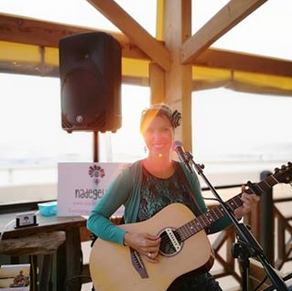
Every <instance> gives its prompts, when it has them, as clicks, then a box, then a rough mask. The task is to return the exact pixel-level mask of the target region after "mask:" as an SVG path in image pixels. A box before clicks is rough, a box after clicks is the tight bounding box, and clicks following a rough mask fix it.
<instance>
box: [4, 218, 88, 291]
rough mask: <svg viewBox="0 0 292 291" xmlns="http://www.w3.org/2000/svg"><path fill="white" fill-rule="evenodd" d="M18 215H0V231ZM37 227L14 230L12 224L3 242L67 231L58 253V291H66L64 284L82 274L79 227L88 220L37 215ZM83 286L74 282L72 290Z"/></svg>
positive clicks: (71, 285) (77, 289)
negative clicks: (39, 234)
mask: <svg viewBox="0 0 292 291" xmlns="http://www.w3.org/2000/svg"><path fill="white" fill-rule="evenodd" d="M15 217H16V213H9V214H0V231H1V230H2V229H3V228H4V227H5V226H6V225H7V224H8V223H9V222H11V221H12V220H13V219H15ZM37 223H38V225H37V226H29V227H24V228H18V229H15V228H14V224H10V225H9V227H8V228H7V229H6V230H5V231H4V234H3V240H5V239H9V238H20V237H27V236H29V235H35V234H38V233H43V232H53V231H60V230H62V231H65V233H66V240H65V243H64V244H63V245H61V246H60V248H59V249H58V251H57V290H60V291H64V290H65V288H64V284H65V282H66V281H67V280H70V279H71V278H73V277H74V276H78V275H80V274H81V269H82V266H81V242H80V232H79V227H82V226H85V225H86V218H84V217H82V216H78V217H57V216H52V217H44V216H40V215H37ZM73 282H75V283H74V284H73ZM80 289H81V284H80V283H79V282H78V280H76V281H72V284H70V289H69V288H68V290H70V291H71V290H72V291H79V290H80Z"/></svg>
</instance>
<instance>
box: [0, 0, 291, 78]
mask: <svg viewBox="0 0 292 291" xmlns="http://www.w3.org/2000/svg"><path fill="white" fill-rule="evenodd" d="M266 1H267V0H245V1H238V0H232V1H230V2H229V3H228V4H227V5H226V6H225V7H223V8H222V9H221V10H220V11H219V12H218V13H217V14H216V15H214V17H213V18H212V19H210V21H209V22H208V23H206V24H205V25H204V26H203V27H202V28H201V29H200V30H199V31H198V32H197V33H195V34H194V35H192V36H190V37H188V39H187V40H186V41H185V42H184V43H183V45H182V47H181V63H182V64H189V63H191V64H193V65H198V66H202V67H208V68H223V69H228V70H231V71H242V72H250V73H260V74H270V75H273V76H283V77H291V72H292V62H291V61H288V60H283V59H275V58H268V57H262V56H258V55H251V54H243V53H236V52H232V51H224V50H218V49H210V48H209V47H210V46H211V45H212V44H213V43H214V42H215V41H216V40H218V39H219V38H220V37H221V36H223V35H224V34H225V33H226V32H228V31H229V30H230V29H232V28H233V27H234V26H235V25H236V24H238V23H239V22H240V21H242V20H243V19H244V18H246V17H247V16H248V15H249V14H251V13H252V12H253V11H255V10H256V9H257V8H258V7H259V6H261V5H262V4H264V3H265V2H266ZM88 2H90V3H91V4H92V5H93V6H94V7H95V8H96V9H97V10H98V11H99V12H101V13H102V14H103V15H104V16H106V17H107V18H108V19H109V20H110V21H111V22H112V23H113V24H115V25H116V26H117V27H119V29H120V30H121V31H122V33H115V32H108V33H110V34H112V35H113V36H114V37H115V38H116V39H117V40H118V41H119V42H120V44H121V45H122V54H123V57H125V58H133V59H142V60H149V61H153V62H156V63H157V64H159V66H161V67H162V68H163V69H164V70H166V71H167V70H169V68H170V64H171V55H170V52H169V51H168V50H167V49H166V48H165V46H164V45H163V42H162V41H158V40H157V39H155V38H154V37H152V36H151V35H150V34H149V33H148V32H147V31H146V30H145V29H144V28H143V27H141V26H140V25H139V24H138V23H137V22H136V21H135V20H134V19H133V18H132V17H131V16H130V15H129V14H128V13H127V12H126V11H124V10H123V9H122V8H121V7H120V6H119V5H118V4H116V2H115V1H113V0H107V1H103V0H89V1H88ZM88 31H96V30H95V29H90V28H84V27H78V26H70V25H65V24H62V23H53V22H48V21H42V20H36V19H29V18H25V17H20V16H14V15H7V14H0V40H1V41H5V42H11V43H20V44H28V45H36V46H38V47H40V48H43V47H51V48H58V45H59V40H60V38H62V37H64V36H66V35H71V34H75V33H80V32H88ZM24 57H25V56H24ZM4 63H5V62H2V65H1V63H0V71H2V72H10V73H11V72H15V73H17V72H18V70H19V66H14V65H13V62H11V63H10V65H9V64H7V63H6V64H5V65H4ZM55 72H57V71H55ZM22 73H25V70H22ZM27 73H31V72H27Z"/></svg>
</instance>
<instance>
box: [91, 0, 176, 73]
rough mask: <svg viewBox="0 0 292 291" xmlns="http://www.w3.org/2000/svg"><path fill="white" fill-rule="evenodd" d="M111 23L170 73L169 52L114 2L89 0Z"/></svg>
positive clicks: (110, 0)
mask: <svg viewBox="0 0 292 291" xmlns="http://www.w3.org/2000/svg"><path fill="white" fill-rule="evenodd" d="M87 1H88V2H89V3H90V4H91V5H92V6H94V7H95V8H96V9H97V10H98V11H99V12H101V13H102V14H103V15H104V16H105V17H106V18H107V19H108V20H109V21H111V22H112V23H113V24H114V25H115V26H117V27H118V28H119V29H120V30H121V31H122V32H123V33H124V34H125V35H126V36H127V37H128V38H129V39H130V41H131V42H132V43H134V44H135V45H136V46H137V47H139V48H140V49H141V50H142V51H143V52H144V53H145V54H147V55H148V56H149V57H150V58H151V59H152V60H153V61H154V62H156V63H157V64H159V65H160V66H161V67H162V68H163V69H164V70H166V71H169V70H170V65H171V58H170V53H169V51H168V50H167V49H166V48H165V47H164V46H163V45H162V44H161V43H160V42H159V41H157V40H156V39H155V38H154V37H152V36H151V35H150V34H149V33H148V32H147V31H146V30H145V29H144V28H143V27H142V26H140V25H139V24H138V23H137V22H136V21H135V20H134V19H133V18H132V17H131V16H130V15H129V14H128V13H127V12H126V11H124V10H123V9H122V8H121V7H120V6H119V5H118V4H117V3H116V2H115V1H113V0H106V1H104V0H87Z"/></svg>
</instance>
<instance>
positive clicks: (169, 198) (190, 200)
mask: <svg viewBox="0 0 292 291" xmlns="http://www.w3.org/2000/svg"><path fill="white" fill-rule="evenodd" d="M180 119H181V115H180V113H178V112H177V111H174V112H172V111H171V109H170V108H169V107H167V106H166V105H159V104H157V105H152V106H151V107H150V108H149V109H147V110H144V111H143V112H142V116H141V122H140V132H141V134H142V136H143V139H144V141H145V143H146V146H147V148H148V156H147V157H146V158H145V159H143V160H139V161H136V162H135V163H133V164H132V165H131V166H129V167H128V168H126V169H125V170H124V171H123V172H122V173H121V174H120V175H119V176H118V177H117V179H116V180H115V181H114V182H113V183H112V184H111V186H110V187H109V189H108V191H107V193H106V194H105V195H104V196H103V198H102V199H101V200H100V202H99V203H98V204H97V205H96V207H95V208H94V210H93V211H92V213H91V215H90V217H89V219H88V224H87V225H88V229H89V230H90V231H91V232H93V233H94V234H95V235H96V236H98V237H100V238H102V239H104V240H109V241H111V242H115V243H118V244H121V245H123V244H124V245H126V246H129V247H131V248H132V249H135V250H136V251H138V252H139V253H140V254H141V255H142V256H143V257H144V259H145V260H147V261H149V262H151V263H159V256H158V252H159V245H160V241H161V238H160V237H158V236H156V235H153V234H151V233H146V232H143V231H141V233H131V232H126V231H125V230H123V229H121V228H118V227H117V226H115V225H114V224H113V223H111V222H110V220H109V218H110V217H111V215H112V214H113V213H114V212H115V211H116V210H117V209H118V208H119V207H120V206H121V205H124V206H125V212H124V221H125V223H131V222H140V221H144V220H147V219H149V218H151V217H152V216H153V215H154V214H156V213H157V212H159V211H160V210H161V209H163V208H164V207H166V206H167V205H169V204H172V203H176V202H179V203H183V204H185V205H186V206H188V207H189V208H190V209H191V210H192V211H193V212H194V214H195V215H196V216H198V215H200V214H202V213H205V212H206V211H207V207H206V205H205V203H204V200H203V198H202V195H201V190H200V189H201V187H200V184H199V181H198V178H197V176H195V175H194V174H190V173H189V171H188V170H187V169H186V168H185V166H184V165H183V164H182V163H179V162H176V161H174V160H172V158H171V154H172V146H173V141H174V130H175V128H176V127H177V126H179V124H180ZM243 190H244V189H243ZM242 200H243V206H242V207H240V208H237V209H236V210H235V215H236V217H237V218H238V219H240V218H241V217H242V216H243V215H244V214H245V213H248V212H249V211H250V209H251V205H252V204H253V203H254V202H256V201H257V200H258V198H257V197H256V196H255V195H248V194H246V193H243V194H242ZM229 225H230V220H229V218H227V217H223V218H221V219H219V220H217V221H216V222H214V223H213V224H212V225H211V227H210V229H209V230H208V232H209V233H214V232H217V231H220V230H222V229H224V228H226V227H227V226H229ZM167 290H168V291H170V290H176V291H184V290H187V291H190V290H221V288H220V287H219V284H218V283H217V282H216V281H215V279H214V278H213V277H212V276H211V275H210V274H209V273H206V274H203V275H199V276H196V275H194V274H192V273H191V274H188V275H187V276H181V277H179V278H178V279H177V280H175V281H174V282H173V284H172V285H171V286H170V287H169V288H168V289H167Z"/></svg>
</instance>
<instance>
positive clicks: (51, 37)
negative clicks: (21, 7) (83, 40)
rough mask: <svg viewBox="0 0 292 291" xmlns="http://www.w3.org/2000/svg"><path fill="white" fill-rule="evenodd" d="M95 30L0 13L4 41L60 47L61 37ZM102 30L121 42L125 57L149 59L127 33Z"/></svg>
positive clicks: (1, 32)
mask: <svg viewBox="0 0 292 291" xmlns="http://www.w3.org/2000/svg"><path fill="white" fill-rule="evenodd" d="M94 31H95V32H96V31H99V30H97V29H93V28H88V27H80V26H72V25H65V24H61V23H55V22H49V21H42V20H37V19H32V18H27V17H23V16H21V17H20V16H14V15H9V14H3V13H0V40H3V41H9V42H16V43H23V44H32V45H37V46H40V47H59V41H60V39H61V38H63V37H65V36H68V35H72V34H77V33H83V32H94ZM100 31H103V32H106V33H108V34H110V35H112V36H113V37H114V38H115V39H116V40H117V41H118V42H119V43H120V45H121V47H122V56H123V57H127V58H135V59H149V57H148V56H147V55H145V54H144V52H142V51H141V50H140V49H139V48H137V47H136V46H135V45H134V44H132V43H130V41H129V39H128V38H127V37H126V36H125V35H123V34H121V33H116V32H111V31H105V30H100Z"/></svg>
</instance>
